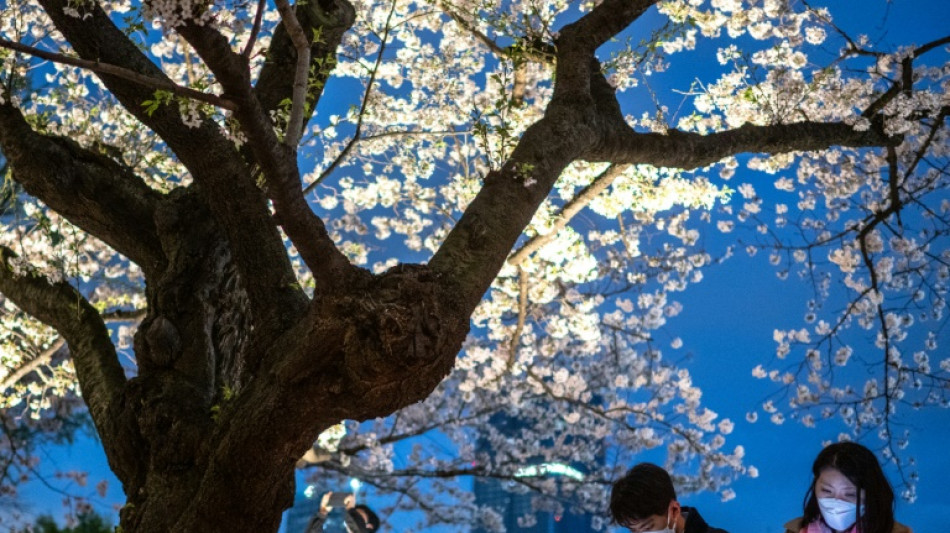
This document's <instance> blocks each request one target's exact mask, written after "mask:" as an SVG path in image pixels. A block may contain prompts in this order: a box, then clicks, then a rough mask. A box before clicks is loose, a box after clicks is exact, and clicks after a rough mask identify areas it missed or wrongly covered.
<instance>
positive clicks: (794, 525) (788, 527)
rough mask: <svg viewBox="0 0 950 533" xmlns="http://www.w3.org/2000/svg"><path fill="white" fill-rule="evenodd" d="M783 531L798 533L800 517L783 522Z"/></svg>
mask: <svg viewBox="0 0 950 533" xmlns="http://www.w3.org/2000/svg"><path fill="white" fill-rule="evenodd" d="M784 527H785V531H786V533H798V532H799V531H801V530H802V517H800V516H799V517H798V518H795V519H792V520H789V521H788V522H785V526H784Z"/></svg>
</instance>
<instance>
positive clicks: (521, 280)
mask: <svg viewBox="0 0 950 533" xmlns="http://www.w3.org/2000/svg"><path fill="white" fill-rule="evenodd" d="M527 314H528V273H527V272H525V270H524V269H523V268H521V267H518V325H517V326H515V332H514V334H512V336H511V343H509V344H508V361H507V363H506V364H505V366H506V367H507V369H508V371H509V372H510V371H511V369H512V367H514V366H515V361H516V360H517V359H518V345H519V344H521V332H522V331H524V323H525V318H526V315H527Z"/></svg>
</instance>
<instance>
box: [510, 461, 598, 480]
mask: <svg viewBox="0 0 950 533" xmlns="http://www.w3.org/2000/svg"><path fill="white" fill-rule="evenodd" d="M546 474H553V475H555V476H567V477H569V478H571V479H576V480H577V481H584V474H583V473H582V472H581V471H580V470H578V469H576V468H574V467H572V466H568V465H566V464H563V463H542V464H539V465H531V466H523V467H521V468H519V469H518V471H517V472H515V477H540V476H543V475H546Z"/></svg>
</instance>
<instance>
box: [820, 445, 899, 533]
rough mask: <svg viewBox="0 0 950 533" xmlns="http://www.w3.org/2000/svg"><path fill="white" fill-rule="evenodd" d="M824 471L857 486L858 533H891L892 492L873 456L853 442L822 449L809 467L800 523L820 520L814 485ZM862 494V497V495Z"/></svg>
mask: <svg viewBox="0 0 950 533" xmlns="http://www.w3.org/2000/svg"><path fill="white" fill-rule="evenodd" d="M827 468H834V469H836V470H838V471H839V472H841V473H842V474H843V475H844V477H846V478H848V480H850V481H851V483H854V486H855V487H857V489H858V490H857V502H856V503H857V506H858V512H859V513H861V506H862V505H863V506H864V512H863V513H861V514H859V515H858V522H857V523H858V529H857V531H858V533H891V531H892V530H893V529H894V490H893V489H891V484H890V483H888V482H887V478H886V477H884V471H883V470H881V465H880V463H878V462H877V457H875V456H874V453H873V452H872V451H871V450H869V449H867V448H865V447H864V446H861V445H860V444H857V443H855V442H838V443H836V444H831V445H829V446H827V447H825V449H824V450H822V451H821V453H819V454H818V457H816V458H815V463H814V464H813V465H812V467H811V472H812V474H813V475H814V477H813V479H812V482H811V486H810V487H809V488H808V492H806V493H805V503H804V513H803V514H802V524H803V525H804V524H810V523H812V522H814V521H815V520H822V518H821V511H820V510H819V509H818V497H817V496H816V495H815V484H816V483H817V482H818V477H819V476H820V475H821V473H822V472H823V471H824V470H825V469H827ZM862 493H863V494H862Z"/></svg>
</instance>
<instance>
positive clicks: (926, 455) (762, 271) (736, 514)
mask: <svg viewBox="0 0 950 533" xmlns="http://www.w3.org/2000/svg"><path fill="white" fill-rule="evenodd" d="M862 3H864V2H856V1H855V0H851V1H848V2H845V1H827V2H820V4H821V5H827V6H828V7H829V8H830V9H831V10H832V13H834V10H835V6H836V5H839V6H842V7H845V8H846V7H847V6H854V5H855V4H862ZM868 3H869V4H873V5H874V6H878V7H880V6H884V5H885V2H883V1H880V2H879V1H873V2H868ZM889 5H890V10H889V13H888V14H887V17H888V20H887V25H888V27H889V28H890V29H889V30H888V31H887V32H885V31H884V30H883V28H882V26H881V23H880V21H881V19H882V11H875V10H874V9H871V8H869V9H868V10H866V11H865V12H864V17H866V18H864V19H863V20H862V19H858V18H854V19H848V20H838V21H837V22H838V23H839V25H841V26H842V27H843V28H844V29H845V30H850V31H853V32H854V33H859V32H858V31H857V30H858V29H859V28H864V30H863V31H865V32H868V33H871V35H872V37H875V36H876V37H880V38H881V39H882V42H883V43H910V42H916V43H922V42H926V41H929V40H932V39H934V38H936V37H939V36H941V35H944V34H946V33H948V31H947V30H948V29H950V25H948V24H947V21H948V20H950V2H948V0H924V1H913V2H912V1H910V0H893V1H892V2H890V3H889ZM712 53H715V50H714V49H713V51H712ZM678 60H679V59H677V58H674V60H673V64H674V65H677V61H678ZM693 60H694V61H695V63H694V64H692V65H690V66H691V69H686V70H685V71H683V69H681V71H680V72H678V73H673V74H671V75H670V76H671V77H670V78H668V79H666V80H664V79H662V78H661V79H659V80H657V81H655V82H654V81H651V84H652V85H653V87H654V89H656V90H658V91H661V92H662V91H663V90H664V89H665V88H667V85H665V84H668V86H675V87H678V88H683V87H688V85H689V82H690V80H692V79H693V78H694V77H700V76H701V73H702V72H703V70H704V69H705V68H717V67H718V65H717V64H716V63H715V61H714V60H712V61H706V60H704V59H703V58H701V57H699V58H695V59H693ZM679 65H680V66H682V64H681V63H680V64H679ZM707 65H709V66H708V67H707ZM349 104H350V102H345V103H341V104H340V105H341V106H343V107H344V108H345V106H347V105H349ZM742 181H743V176H742V174H741V173H740V174H739V175H737V176H736V177H734V178H733V181H732V185H738V183H740V182H742ZM767 189H772V187H771V185H770V184H769V183H762V184H760V185H758V186H757V190H758V191H760V193H767V192H768V191H767ZM735 201H736V202H741V199H736V200H735ZM714 233H715V232H711V233H708V234H707V236H706V237H705V238H707V239H708V241H707V242H706V244H707V246H708V247H709V248H710V249H711V250H714V249H716V248H721V247H723V246H724V244H725V242H726V241H725V240H726V239H729V240H731V239H734V236H730V235H727V236H722V235H718V233H717V234H715V235H714ZM810 297H811V293H810V292H809V289H808V287H806V286H804V285H802V284H799V283H796V282H795V281H794V280H791V279H790V280H789V281H784V282H783V281H780V280H779V279H777V277H776V275H775V269H774V267H772V266H770V265H769V264H768V257H767V254H759V255H757V256H756V257H752V258H750V257H748V256H746V255H745V254H744V253H741V252H737V253H736V255H735V256H734V257H733V258H731V259H729V260H728V261H726V262H725V263H723V264H722V265H718V266H713V267H710V268H708V269H706V270H705V278H704V279H703V281H702V282H700V283H699V284H695V285H692V286H690V287H689V288H688V289H687V291H686V292H685V293H681V294H677V295H675V296H674V298H675V299H677V300H678V301H680V302H681V303H682V304H683V308H684V309H683V312H682V313H681V314H680V315H679V316H678V317H676V318H674V319H672V320H671V321H670V324H669V327H670V330H671V333H673V334H675V335H678V336H680V337H682V338H683V341H684V346H683V348H682V349H681V350H680V351H679V352H680V353H681V354H688V357H689V359H688V360H687V361H685V362H684V366H686V367H687V368H688V369H689V371H690V373H691V374H692V376H693V380H694V383H695V384H696V385H698V386H699V387H700V388H701V389H702V390H703V391H704V395H703V402H704V404H705V405H706V406H707V407H709V408H710V409H712V410H714V411H716V412H718V413H719V414H720V417H721V418H729V419H731V420H733V421H734V422H735V424H736V426H735V430H734V431H733V433H732V434H731V435H729V436H728V440H727V447H730V448H731V447H732V446H735V445H738V444H741V445H743V446H744V447H745V449H746V463H747V464H750V465H755V466H756V467H757V468H758V469H759V472H760V475H759V477H758V478H756V479H751V478H743V479H740V480H737V481H736V482H735V483H734V484H733V485H732V488H733V489H734V490H735V491H736V493H737V496H736V498H735V499H734V500H732V501H729V502H726V503H722V502H721V501H720V498H719V495H718V494H709V493H703V494H693V495H682V496H681V498H680V501H681V503H683V504H685V505H691V506H696V507H698V508H699V510H700V512H701V513H702V515H703V516H704V518H705V519H706V521H707V522H709V523H710V524H711V525H713V526H716V527H721V528H724V529H726V530H728V531H730V532H732V533H766V532H780V531H782V528H781V526H782V524H783V523H784V522H785V521H787V520H789V519H791V518H794V517H796V516H798V515H800V513H801V501H802V498H803V496H804V493H805V490H806V489H807V487H808V484H809V482H810V481H811V475H810V469H811V462H812V460H813V458H814V457H815V455H816V454H817V453H818V451H819V450H820V449H821V446H822V442H823V441H834V440H837V436H838V434H839V433H840V432H842V431H844V426H843V425H841V424H840V423H839V422H837V421H835V420H831V421H827V422H821V423H819V424H818V427H817V428H814V429H808V428H805V427H803V426H801V425H800V424H798V423H797V422H796V421H793V420H789V421H787V422H785V424H783V425H781V426H776V425H774V424H772V423H771V422H769V421H768V419H767V416H762V413H761V411H760V418H759V421H758V422H757V423H754V424H752V423H748V422H747V421H746V418H745V415H746V413H747V412H749V411H752V410H756V409H757V408H758V407H760V405H761V403H762V401H764V400H766V399H767V398H768V397H769V395H770V394H772V393H774V392H776V390H777V386H776V385H775V384H774V383H772V382H770V381H768V380H757V379H755V378H753V377H752V375H751V370H752V368H753V367H755V366H756V365H757V364H763V365H764V366H766V367H767V368H780V367H778V366H771V367H770V366H769V363H770V362H771V361H772V360H773V357H774V353H775V342H774V341H773V339H772V333H773V330H774V329H776V328H779V329H789V328H800V327H802V326H803V325H804V323H803V319H802V317H803V315H804V313H805V304H806V301H807V300H808V299H809V298H810ZM938 343H939V345H940V346H941V349H940V350H941V351H938V353H936V354H934V355H935V356H936V358H937V359H942V358H944V357H946V353H947V352H946V346H950V335H948V333H947V332H946V331H943V332H941V334H940V337H939V338H938ZM868 349H869V350H872V349H873V344H870V343H869V344H868ZM777 403H778V402H777ZM899 422H900V424H902V425H903V426H904V427H906V429H908V430H909V432H910V436H911V442H910V446H909V447H908V448H907V450H905V452H906V454H907V456H913V457H915V458H916V459H917V460H918V462H919V465H920V466H919V474H920V481H919V484H918V487H917V493H918V500H917V501H916V502H915V503H913V504H908V503H906V502H903V501H898V506H897V519H898V520H899V521H900V522H903V523H905V524H907V525H909V526H911V527H912V528H913V529H914V531H915V533H937V532H940V531H946V530H947V526H946V522H947V519H948V517H950V497H948V493H950V491H948V489H947V483H946V480H945V479H944V478H946V477H947V476H948V475H950V454H947V453H946V443H947V442H950V410H940V409H936V408H929V409H926V410H923V411H920V412H910V411H909V410H906V409H904V410H903V411H902V413H901V415H900V419H899ZM861 442H862V443H863V444H865V445H867V446H868V447H870V448H872V449H874V448H877V447H878V446H879V445H880V442H879V441H878V440H877V437H876V436H875V435H873V434H872V435H869V436H868V437H867V438H866V439H865V440H862V441H861ZM47 452H48V455H47V456H46V457H44V463H43V468H44V471H47V472H49V471H53V470H70V469H82V470H88V471H90V483H89V486H87V487H86V488H79V487H76V486H75V485H69V484H68V483H66V482H64V481H62V480H56V479H53V480H50V483H51V484H52V485H53V486H55V487H59V488H62V489H64V490H67V491H79V492H80V493H82V494H93V493H94V492H95V490H94V486H95V483H96V482H97V481H98V480H99V479H108V480H110V489H109V492H108V494H107V497H106V498H105V499H101V498H94V501H97V502H99V503H101V504H102V505H101V506H100V509H99V510H100V511H109V509H110V506H111V505H113V504H118V505H121V504H122V502H123V501H124V497H123V495H122V494H121V488H120V485H119V483H118V481H117V480H116V479H115V478H114V477H113V476H112V474H111V473H110V472H109V471H108V466H107V465H106V461H105V458H104V455H103V453H102V451H101V449H100V448H99V445H98V443H97V442H96V441H95V440H94V439H93V438H92V437H90V436H88V435H84V436H81V437H80V438H79V439H78V441H77V443H76V444H75V445H73V446H71V447H54V448H49V449H48V450H47ZM885 472H886V473H887V475H888V477H889V479H891V481H892V483H894V484H895V485H897V484H898V481H899V480H898V477H897V473H896V471H895V470H894V469H893V468H891V467H888V468H886V469H885ZM898 492H899V491H898ZM22 496H23V501H24V503H25V504H26V505H27V506H29V507H30V508H31V510H33V511H35V512H37V513H39V512H44V511H45V512H51V513H53V514H59V512H60V510H61V500H62V496H61V495H60V494H57V493H56V492H53V491H51V490H49V489H48V488H47V487H44V486H43V485H42V484H39V483H32V484H30V485H29V486H28V487H27V488H26V489H25V490H24V491H23V494H22ZM605 507H606V502H605ZM0 512H2V511H0ZM389 525H390V526H391V528H390V530H394V531H399V525H398V524H395V523H390V524H389Z"/></svg>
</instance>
